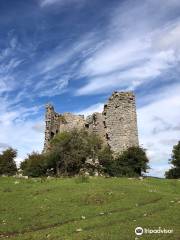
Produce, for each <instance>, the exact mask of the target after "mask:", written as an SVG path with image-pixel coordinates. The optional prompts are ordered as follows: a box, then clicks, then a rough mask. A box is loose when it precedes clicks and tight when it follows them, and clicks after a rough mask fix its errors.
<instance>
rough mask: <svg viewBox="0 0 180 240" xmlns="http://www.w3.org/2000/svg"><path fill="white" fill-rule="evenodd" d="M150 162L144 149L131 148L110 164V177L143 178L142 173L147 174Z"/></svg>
mask: <svg viewBox="0 0 180 240" xmlns="http://www.w3.org/2000/svg"><path fill="white" fill-rule="evenodd" d="M148 161H149V160H148V158H147V156H146V153H145V150H144V149H143V148H141V147H130V148H128V149H127V150H125V151H124V152H123V153H122V154H119V155H118V156H116V157H115V160H114V161H112V163H111V164H110V175H111V176H116V177H121V176H126V177H137V176H141V174H142V172H146V170H147V169H148V168H149V167H148Z"/></svg>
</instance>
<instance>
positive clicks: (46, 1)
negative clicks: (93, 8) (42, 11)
mask: <svg viewBox="0 0 180 240" xmlns="http://www.w3.org/2000/svg"><path fill="white" fill-rule="evenodd" d="M84 1H85V0H40V6H41V7H46V6H49V5H54V4H59V5H60V6H63V5H67V4H71V3H72V4H77V3H82V2H84Z"/></svg>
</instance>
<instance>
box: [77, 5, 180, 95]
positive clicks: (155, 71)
mask: <svg viewBox="0 0 180 240" xmlns="http://www.w3.org/2000/svg"><path fill="white" fill-rule="evenodd" d="M130 3H131V4H130ZM130 3H129V2H128V4H127V5H126V4H125V5H121V6H120V8H117V10H115V12H113V14H112V16H113V17H112V20H111V21H110V23H109V26H108V27H107V29H108V31H107V33H106V35H105V36H106V37H105V38H103V40H102V46H101V47H100V48H98V49H97V50H96V51H95V52H94V53H93V54H91V56H89V58H87V59H86V61H85V62H84V64H82V66H81V69H80V76H82V77H87V78H88V82H87V83H86V84H85V85H84V86H82V87H80V89H78V90H77V92H76V94H77V95H86V94H96V93H100V92H102V93H104V92H108V91H109V89H112V88H120V89H123V90H125V89H126V88H128V89H136V88H137V87H139V86H140V85H141V84H144V82H147V81H151V82H152V81H154V80H156V78H157V77H158V76H161V75H162V74H165V73H166V72H167V71H170V70H171V68H173V67H174V66H176V65H179V61H180V44H179V42H180V21H179V18H176V19H174V20H172V21H168V18H167V19H166V18H165V16H166V15H167V14H169V13H168V7H171V8H172V9H174V8H175V7H176V4H177V3H176V2H173V3H171V4H170V3H169V5H168V7H167V6H166V4H165V6H164V7H163V9H160V10H159V12H158V15H156V14H155V13H154V12H153V13H152V11H151V10H152V9H154V7H157V5H160V4H157V3H156V2H155V1H151V2H150V1H144V3H143V4H138V3H137V2H136V4H133V2H131V1H130ZM144 15H145V18H144ZM160 17H161V18H162V19H164V21H163V22H161V18H160ZM103 79H104V80H103Z"/></svg>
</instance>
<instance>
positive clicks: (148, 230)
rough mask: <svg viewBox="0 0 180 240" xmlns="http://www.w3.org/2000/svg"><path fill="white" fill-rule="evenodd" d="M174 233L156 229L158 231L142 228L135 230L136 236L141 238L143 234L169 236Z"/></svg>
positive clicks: (169, 230)
mask: <svg viewBox="0 0 180 240" xmlns="http://www.w3.org/2000/svg"><path fill="white" fill-rule="evenodd" d="M169 233H173V229H165V228H161V227H159V228H156V229H150V228H144V229H143V228H142V227H136V228H135V234H136V235H137V236H140V235H142V234H169Z"/></svg>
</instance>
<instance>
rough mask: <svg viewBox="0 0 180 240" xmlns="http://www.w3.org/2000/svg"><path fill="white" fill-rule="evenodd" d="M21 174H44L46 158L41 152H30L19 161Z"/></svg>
mask: <svg viewBox="0 0 180 240" xmlns="http://www.w3.org/2000/svg"><path fill="white" fill-rule="evenodd" d="M20 168H21V169H22V171H23V174H24V175H26V176H29V177H40V176H45V175H46V171H47V165H46V158H45V156H44V155H43V154H39V153H37V152H32V153H31V154H29V155H28V157H27V158H26V159H25V160H24V161H23V162H21V165H20Z"/></svg>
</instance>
